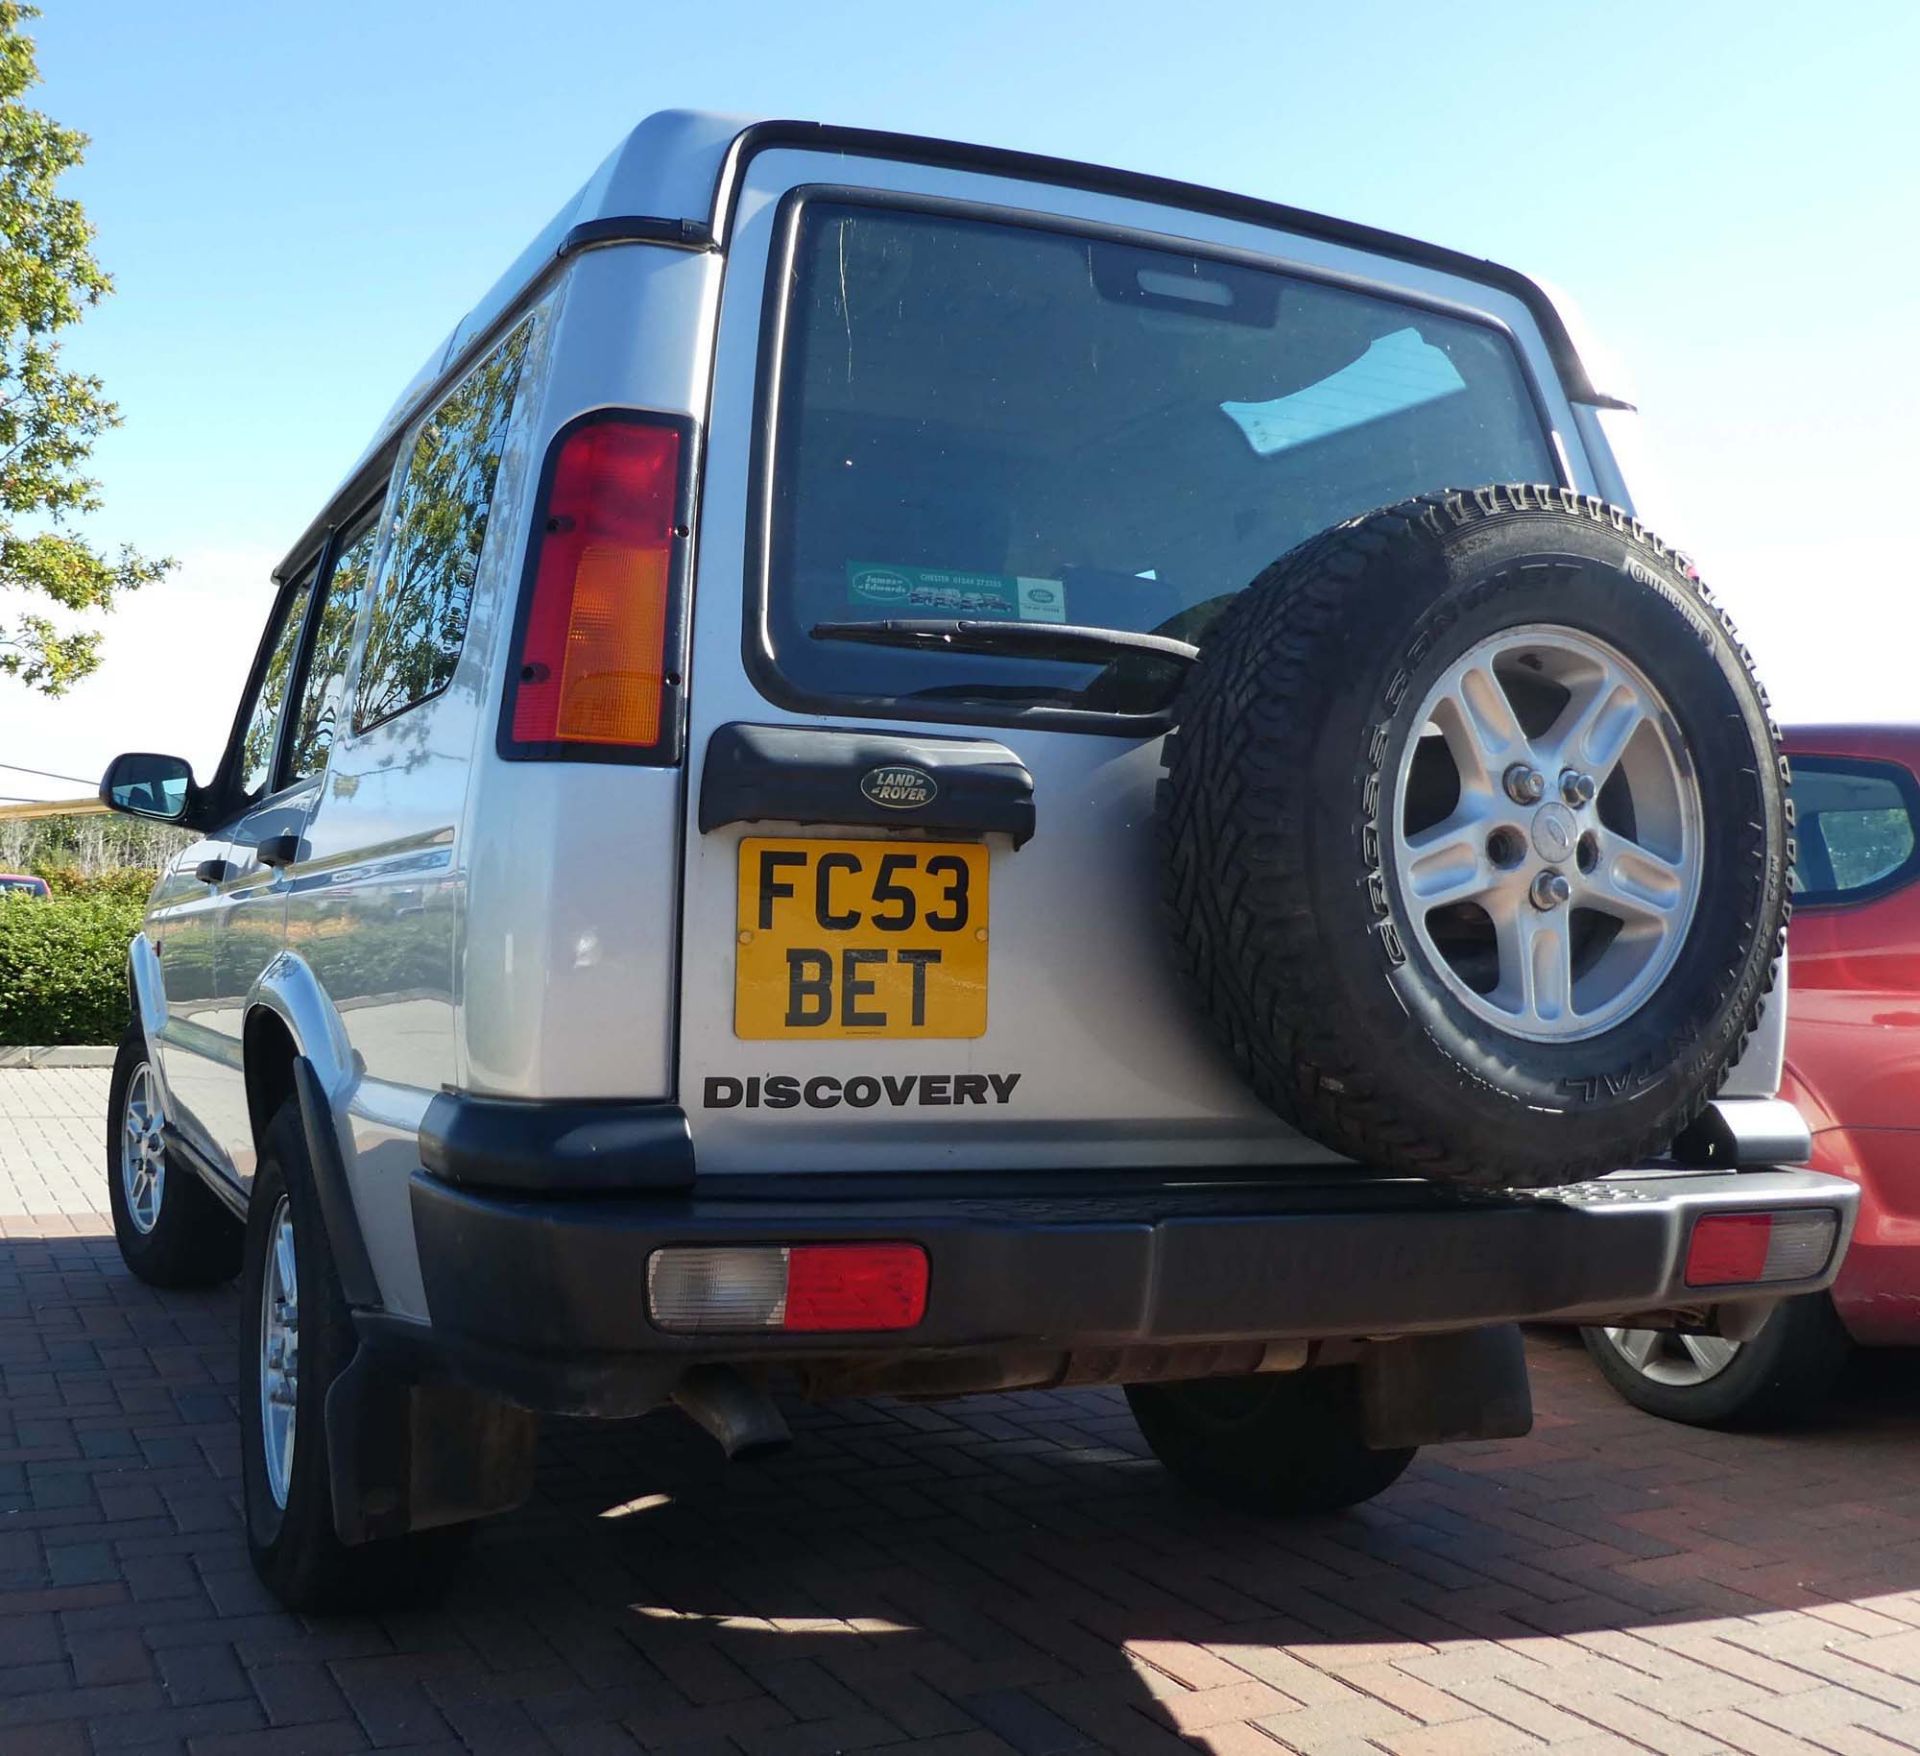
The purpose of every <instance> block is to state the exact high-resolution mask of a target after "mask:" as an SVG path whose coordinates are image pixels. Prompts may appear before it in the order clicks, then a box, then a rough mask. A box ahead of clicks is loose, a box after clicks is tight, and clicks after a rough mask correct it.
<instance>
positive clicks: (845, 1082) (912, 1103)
mask: <svg viewBox="0 0 1920 1756" xmlns="http://www.w3.org/2000/svg"><path fill="white" fill-rule="evenodd" d="M1020 1077H1021V1076H1020V1075H1019V1074H1018V1073H907V1074H894V1073H881V1074H874V1073H856V1074H854V1075H853V1076H852V1077H851V1078H848V1079H839V1078H836V1077H834V1075H832V1074H830V1073H818V1074H815V1075H814V1076H813V1077H812V1078H810V1079H801V1078H796V1077H795V1076H794V1075H792V1074H788V1073H769V1074H766V1075H761V1074H757V1073H756V1074H754V1075H752V1076H751V1077H750V1078H746V1079H741V1078H738V1077H736V1076H735V1075H733V1074H716V1075H714V1076H713V1077H711V1078H709V1079H708V1080H707V1081H706V1083H705V1085H704V1087H703V1088H702V1094H701V1103H702V1106H703V1107H704V1108H706V1109H709V1110H738V1109H748V1110H757V1109H768V1110H791V1109H794V1108H796V1107H797V1106H799V1105H802V1104H804V1105H805V1106H806V1107H807V1108H808V1109H812V1110H832V1109H837V1108H839V1107H840V1106H841V1105H842V1104H845V1105H847V1106H848V1107H849V1108H851V1109H856V1110H870V1109H873V1108H875V1107H876V1106H884V1107H886V1108H890V1109H896V1110H902V1109H909V1108H928V1107H931V1108H936V1109H945V1108H950V1107H952V1106H953V1105H956V1104H960V1105H965V1104H1006V1103H1011V1102H1012V1101H1013V1093H1014V1088H1015V1087H1016V1086H1017V1085H1019V1083H1020Z"/></svg>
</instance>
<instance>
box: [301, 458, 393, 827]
mask: <svg viewBox="0 0 1920 1756" xmlns="http://www.w3.org/2000/svg"><path fill="white" fill-rule="evenodd" d="M389 485H390V483H389V482H388V481H386V480H383V481H382V482H381V483H380V484H379V485H378V486H377V487H375V488H372V489H370V490H369V491H368V492H367V493H366V494H365V495H364V496H363V497H362V498H361V499H360V500H359V501H358V503H357V510H355V511H352V512H348V513H345V514H343V515H342V516H340V517H338V518H334V519H330V520H329V521H328V523H327V526H326V534H325V537H324V539H323V540H322V542H321V545H320V554H319V561H318V565H317V566H316V567H315V569H314V575H313V592H312V595H311V596H310V597H309V598H308V599H307V620H306V626H305V627H303V628H302V629H301V630H300V644H299V647H298V648H297V649H296V650H295V652H294V655H293V683H292V685H291V686H290V687H289V690H288V695H287V699H288V700H289V701H291V702H293V703H294V712H293V713H292V714H291V715H290V716H287V717H285V718H283V719H282V721H281V727H280V739H279V747H278V748H277V749H276V750H275V751H274V759H273V761H274V767H273V773H274V779H275V780H276V781H277V782H278V785H277V786H276V787H275V789H274V790H275V791H282V790H284V789H285V788H288V787H291V786H297V785H298V784H299V783H300V782H301V781H303V780H314V779H317V778H318V777H317V776H315V775H310V774H302V775H296V774H292V773H289V772H288V771H289V769H290V768H291V766H292V762H293V741H294V739H295V738H296V737H298V736H299V733H300V713H299V708H300V705H301V704H302V702H303V701H304V698H305V696H306V691H307V672H308V671H309V670H310V669H311V668H312V665H313V648H314V644H315V642H316V641H318V640H319V638H320V614H321V612H322V611H323V610H324V609H325V608H326V602H327V598H328V596H329V595H330V594H331V593H332V591H333V576H334V573H335V572H336V571H337V570H338V568H339V566H340V557H341V556H342V555H344V554H345V553H346V552H347V550H348V549H349V548H351V547H352V546H353V544H354V543H356V542H358V541H359V539H360V538H361V537H362V536H364V535H365V534H366V533H367V532H368V531H374V532H376V533H377V532H378V531H379V529H380V520H381V516H382V514H383V513H384V512H385V511H386V502H387V488H388V486H389ZM374 550H375V555H376V557H377V556H378V553H379V544H378V543H376V544H375V545H374ZM354 619H355V621H356V622H357V621H358V620H359V613H358V612H357V611H356V612H355V616H354ZM359 646H360V637H359V632H358V630H357V629H356V631H355V634H354V640H353V644H352V645H351V646H350V647H349V648H348V649H347V660H348V668H349V669H351V668H352V662H353V658H354V656H355V654H356V653H357V652H358V651H359ZM334 741H335V742H336V743H338V742H339V734H338V733H337V732H336V733H335V736H334ZM329 760H331V752H329Z"/></svg>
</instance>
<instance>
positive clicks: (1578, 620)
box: [1158, 486, 1791, 1187]
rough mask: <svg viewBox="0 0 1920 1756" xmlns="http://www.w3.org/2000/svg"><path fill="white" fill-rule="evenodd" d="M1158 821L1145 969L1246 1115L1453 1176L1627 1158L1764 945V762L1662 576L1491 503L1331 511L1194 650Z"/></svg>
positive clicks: (1771, 951) (1598, 540) (1616, 519)
mask: <svg viewBox="0 0 1920 1756" xmlns="http://www.w3.org/2000/svg"><path fill="white" fill-rule="evenodd" d="M1175 719H1176V722H1177V729H1176V731H1175V732H1174V734H1173V735H1172V736H1170V737H1169V739H1168V740H1167V746H1168V747H1167V756H1166V762H1167V773H1166V778H1165V780H1164V781H1163V783H1162V785H1161V791H1160V801H1159V811H1158V816H1159V822H1158V832H1159V844H1160V855H1161V864H1162V882H1163V896H1164V900H1165V904H1166V913H1167V916H1168V920H1169V924H1170V927H1171V930H1172V932H1173V935H1174V941H1175V945H1176V948H1177V955H1178V958H1179V961H1180V963H1181V964H1182V966H1183V970H1184V973H1185V974H1186V976H1187V977H1188V978H1189V981H1190V984H1191V986H1192V988H1193V990H1194V992H1195V994H1196V995H1197V997H1198V1001H1199V1005H1200V1007H1201V1009H1202V1011H1203V1012H1204V1013H1205V1015H1206V1016H1207V1018H1208V1019H1209V1020H1210V1021H1211V1023H1212V1025H1213V1027H1214V1029H1215V1031H1216V1032H1217V1033H1218V1035H1219V1037H1220V1039H1221V1040H1222V1042H1223V1043H1224V1044H1225V1045H1226V1047H1227V1048H1228V1050H1229V1052H1230V1053H1231V1054H1232V1056H1233V1058H1234V1059H1235V1061H1236V1062H1237V1064H1238V1065H1239V1067H1240V1070H1241V1072H1242V1073H1243V1074H1244V1076H1245V1077H1246V1079H1247V1080H1248V1081H1249V1082H1250V1084H1251V1085H1252V1087H1253V1088H1254V1090H1255V1091H1256V1092H1257V1093H1258V1094H1259V1095H1260V1097H1261V1098H1262V1099H1263V1100H1264V1101H1265V1102H1266V1103H1267V1104H1268V1105H1269V1106H1271V1107H1272V1108H1273V1109H1274V1110H1275V1111H1277V1112H1278V1113H1279V1114H1280V1115H1281V1116H1282V1117H1284V1118H1285V1119H1286V1120H1287V1121H1289V1122H1291V1123H1292V1124H1293V1125H1294V1126H1296V1127H1298V1128H1300V1129H1301V1130H1303V1131H1304V1132H1306V1133H1308V1134H1310V1135H1312V1136H1313V1137H1314V1138H1316V1139H1318V1140H1320V1141H1321V1142H1323V1143H1324V1144H1326V1145H1328V1146H1330V1147H1332V1148H1334V1149H1335V1150H1337V1151H1339V1152H1342V1153H1345V1154H1348V1155H1350V1156H1352V1157H1354V1158H1357V1159H1360V1160H1363V1161H1365V1162H1367V1163H1369V1164H1375V1165H1382V1166H1387V1167H1391V1168H1394V1169H1398V1170H1402V1171H1407V1172H1412V1173H1416V1174H1419V1175H1424V1176H1431V1177H1438V1178H1444V1179H1448V1180H1450V1181H1453V1182H1456V1183H1461V1184H1473V1185H1480V1186H1489V1187H1522V1186H1532V1187H1538V1186H1545V1185H1551V1184H1561V1183H1571V1182H1578V1181H1580V1180H1582V1179H1584V1178H1587V1177H1590V1176H1594V1175H1598V1174H1600V1173H1603V1172H1606V1171H1612V1170H1617V1169H1619V1168H1621V1167H1622V1166H1626V1165H1632V1164H1635V1163H1637V1162H1642V1161H1644V1159H1645V1158H1646V1157H1647V1156H1648V1155H1650V1154H1653V1153H1657V1152H1659V1151H1661V1150H1663V1149H1664V1148H1665V1147H1666V1146H1667V1144H1668V1143H1669V1142H1670V1141H1671V1140H1672V1139H1673V1137H1674V1135H1675V1134H1676V1133H1678V1132H1679V1131H1680V1130H1681V1129H1682V1128H1683V1127H1684V1126H1685V1125H1686V1124H1687V1123H1688V1122H1690V1121H1691V1120H1692V1119H1693V1118H1694V1117H1695V1116H1696V1115H1698V1114H1699V1112H1700V1110H1701V1109H1702V1107H1703V1106H1704V1105H1705V1103H1706V1102H1707V1100H1708V1099H1709V1098H1710V1097H1711V1096H1712V1094H1713V1093H1714V1091H1715V1090H1717V1089H1718V1087H1719V1085H1720V1082H1721V1080H1722V1079H1723V1077H1724V1076H1725V1074H1726V1072H1727V1070H1728V1069H1729V1068H1730V1067H1731V1066H1732V1065H1733V1063H1734V1062H1735V1061H1736V1060H1738V1059H1739V1056H1740V1052H1741V1049H1742V1047H1743V1045H1744V1043H1745V1041H1746V1038H1747V1035H1748V1033H1749V1031H1750V1030H1751V1029H1752V1028H1753V1026H1754V1024H1755V1023H1756V1021H1757V1019H1758V1016H1759V1010H1760V1007H1761V1006H1762V1004H1763V1003H1764V1001H1765V997H1766V995H1767V992H1768V990H1769V988H1770V986H1771V984H1772V979H1773V971H1774V968H1775V966H1776V963H1777V960H1778V957H1779V953H1780V948H1781V946H1782V944H1783V943H1784V939H1785V921H1786V915H1787V873H1788V868H1789V864H1790V860H1791V844H1790V842H1789V839H1788V832H1789V827H1790V817H1789V809H1788V805H1787V802H1786V797H1785V781H1786V763H1785V759H1784V758H1783V757H1782V756H1781V755H1780V753H1779V750H1778V743H1777V733H1776V731H1775V728H1774V727H1773V725H1772V723H1771V721H1770V719H1769V717H1768V712H1767V703H1766V696H1765V693H1764V692H1763V691H1762V689H1761V688H1760V685H1759V684H1758V682H1757V681H1756V680H1755V678H1754V676H1753V671H1752V667H1751V663H1750V660H1749V656H1748V654H1747V652H1746V650H1745V648H1743V647H1742V646H1741V645H1740V643H1739V641H1738V639H1737V638H1736V637H1735V635H1734V633H1733V630H1732V627H1731V624H1730V623H1729V622H1728V620H1727V617H1726V615H1725V614H1724V612H1722V611H1721V610H1720V609H1719V608H1718V607H1716V605H1715V604H1714V603H1713V601H1712V599H1711V597H1710V596H1709V594H1708V593H1707V591H1706V588H1705V587H1704V586H1703V585H1702V584H1701V583H1700V580H1699V578H1698V576H1697V574H1695V572H1694V571H1693V569H1692V568H1691V567H1690V566H1689V565H1688V564H1687V563H1686V561H1685V559H1684V558H1683V557H1681V556H1679V555H1677V554H1676V553H1675V552H1674V551H1673V550H1671V549H1669V548H1668V547H1666V545H1665V544H1663V543H1662V542H1660V541H1659V540H1658V539H1657V538H1656V537H1654V536H1653V535H1652V534H1651V533H1649V532H1648V531H1646V530H1644V529H1643V528H1642V527H1641V526H1640V525H1639V524H1638V523H1637V522H1636V521H1635V520H1634V519H1633V518H1632V516H1631V515H1629V514H1628V513H1625V512H1622V511H1620V510H1619V509H1618V508H1616V507H1611V506H1608V505H1606V504H1605V503H1604V502H1602V501H1599V500H1594V499H1591V498H1587V497H1584V496H1581V495H1578V494H1575V493H1573V492H1571V491H1569V490H1562V489H1558V488H1546V487H1528V486H1509V487H1492V488H1481V489H1475V490H1472V491H1464V492H1448V493H1444V494H1435V495H1429V496H1425V497H1423V498H1420V499H1417V500H1409V501H1406V502H1403V503H1402V504H1400V505H1397V506H1392V507H1388V508H1386V509H1384V510H1382V511H1378V512H1373V513H1369V514H1367V515H1366V516H1365V517H1362V518H1356V519H1353V520H1351V521H1349V522H1348V523H1346V524H1343V525H1340V526H1337V527H1336V528H1335V529H1333V530H1330V531H1327V532H1324V533H1323V534H1322V535H1320V536H1318V537H1316V538H1314V539H1312V540H1311V541H1309V542H1307V543H1305V544H1303V545H1302V546H1301V547H1300V548H1298V549H1295V550H1294V551H1293V552H1292V553H1290V554H1288V555H1287V556H1285V557H1284V558H1283V559H1281V560H1280V561H1278V562H1276V563H1275V564H1274V565H1273V566H1272V567H1270V568H1268V569H1267V571H1266V572H1265V573H1263V574H1262V575H1261V576H1260V577H1259V578H1258V579H1256V580H1255V581H1254V582H1253V583H1252V585H1250V586H1249V587H1248V588H1247V590H1246V591H1244V592H1243V593H1241V594H1240V595H1239V597H1238V598H1236V599H1235V600H1234V601H1233V603H1232V604H1231V605H1230V606H1229V607H1228V608H1227V610H1226V611H1225V612H1224V613H1223V614H1222V616H1221V617H1220V619H1219V621H1218V622H1217V623H1216V624H1215V625H1214V627H1213V628H1211V629H1210V630H1209V631H1208V633H1207V636H1206V638H1205V641H1204V644H1203V645H1202V649H1201V652H1200V656H1199V659H1198V660H1197V661H1196V663H1195V664H1194V666H1193V669H1192V671H1191V673H1190V675H1189V677H1188V680H1187V682H1186V685H1185V687H1184V688H1183V690H1182V693H1181V695H1180V698H1179V701H1178V703H1177V705H1176V708H1175Z"/></svg>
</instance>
